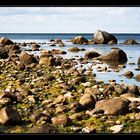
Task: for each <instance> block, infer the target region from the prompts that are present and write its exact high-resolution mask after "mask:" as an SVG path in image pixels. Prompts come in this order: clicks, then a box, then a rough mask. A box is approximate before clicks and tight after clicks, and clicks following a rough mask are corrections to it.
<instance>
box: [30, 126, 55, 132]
mask: <svg viewBox="0 0 140 140" xmlns="http://www.w3.org/2000/svg"><path fill="white" fill-rule="evenodd" d="M29 132H30V133H45V134H46V133H57V130H56V129H55V128H54V127H53V126H51V125H50V124H44V125H41V126H37V125H35V126H33V127H32V128H30V129H29Z"/></svg>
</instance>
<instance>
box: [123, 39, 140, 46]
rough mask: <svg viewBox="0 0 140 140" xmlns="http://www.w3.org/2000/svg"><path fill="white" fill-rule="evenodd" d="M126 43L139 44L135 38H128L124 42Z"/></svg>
mask: <svg viewBox="0 0 140 140" xmlns="http://www.w3.org/2000/svg"><path fill="white" fill-rule="evenodd" d="M123 44H124V45H137V44H139V43H138V42H137V41H135V40H134V39H127V40H125V41H124V42H123Z"/></svg>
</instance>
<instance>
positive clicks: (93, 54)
mask: <svg viewBox="0 0 140 140" xmlns="http://www.w3.org/2000/svg"><path fill="white" fill-rule="evenodd" d="M99 56H100V54H99V53H98V52H94V51H89V52H87V53H85V56H84V58H85V59H92V58H94V57H99Z"/></svg>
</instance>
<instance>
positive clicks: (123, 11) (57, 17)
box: [0, 7, 140, 33]
mask: <svg viewBox="0 0 140 140" xmlns="http://www.w3.org/2000/svg"><path fill="white" fill-rule="evenodd" d="M0 19H1V21H0V27H2V28H0V32H91V33H92V32H95V31H96V30H97V29H101V30H106V31H108V32H140V27H139V19H140V8H139V7H0Z"/></svg>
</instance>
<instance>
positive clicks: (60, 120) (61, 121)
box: [51, 114, 72, 126]
mask: <svg viewBox="0 0 140 140" xmlns="http://www.w3.org/2000/svg"><path fill="white" fill-rule="evenodd" d="M51 121H52V123H53V124H54V125H62V126H69V125H71V124H72V121H71V119H70V118H69V117H67V116H66V115H65V114H62V115H58V116H56V117H53V118H52V119H51Z"/></svg>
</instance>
